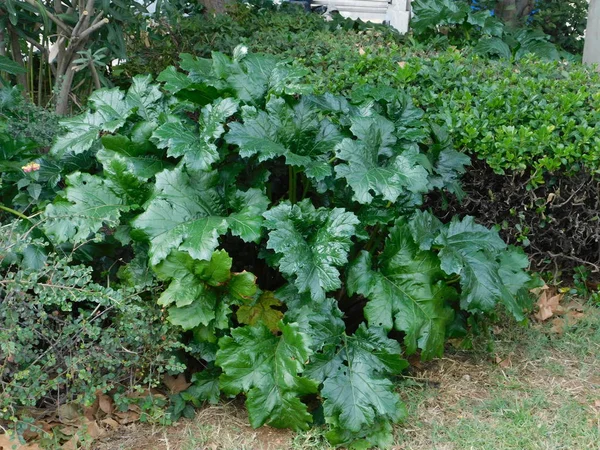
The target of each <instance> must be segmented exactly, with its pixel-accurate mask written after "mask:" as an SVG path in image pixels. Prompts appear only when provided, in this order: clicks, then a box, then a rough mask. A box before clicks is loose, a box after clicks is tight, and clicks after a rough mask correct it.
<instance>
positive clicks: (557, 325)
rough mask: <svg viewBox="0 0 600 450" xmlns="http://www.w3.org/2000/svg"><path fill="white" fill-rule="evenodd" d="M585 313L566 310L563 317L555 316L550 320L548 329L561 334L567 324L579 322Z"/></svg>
mask: <svg viewBox="0 0 600 450" xmlns="http://www.w3.org/2000/svg"><path fill="white" fill-rule="evenodd" d="M584 316H585V314H583V313H582V312H579V311H574V310H572V311H568V312H567V313H566V314H565V315H564V316H563V317H557V318H556V319H554V320H552V328H551V329H550V331H552V332H553V333H556V334H563V333H564V331H565V328H566V326H567V325H574V324H576V323H577V322H579V321H580V320H581V319H582V318H583V317H584Z"/></svg>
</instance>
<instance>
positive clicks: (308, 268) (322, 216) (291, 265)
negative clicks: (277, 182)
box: [264, 200, 359, 301]
mask: <svg viewBox="0 0 600 450" xmlns="http://www.w3.org/2000/svg"><path fill="white" fill-rule="evenodd" d="M264 217H265V219H266V221H265V226H266V227H267V228H268V229H269V230H271V231H270V232H269V241H268V243H267V248H269V249H272V250H274V251H275V252H276V254H277V255H278V256H279V257H280V258H279V261H278V264H277V265H278V266H279V270H281V272H282V273H283V274H284V275H286V276H287V277H289V278H290V280H292V282H293V284H294V285H295V286H296V287H297V288H298V291H299V292H300V293H303V292H310V294H311V296H312V298H313V299H314V300H315V301H319V300H323V299H324V298H325V294H326V293H327V292H329V291H331V290H334V289H337V288H339V287H340V286H341V282H340V279H339V275H340V274H339V271H338V269H337V268H336V267H339V266H342V265H343V264H345V263H346V261H347V257H348V250H349V249H350V245H351V244H352V241H351V239H350V238H351V237H352V236H353V235H354V233H355V225H357V224H358V223H359V222H358V219H357V218H356V216H355V215H354V214H352V213H350V212H346V211H344V210H343V209H341V208H334V209H326V208H319V209H315V207H314V206H313V205H312V204H311V203H310V201H308V200H304V201H302V202H301V203H298V204H296V205H291V204H289V203H287V202H286V203H282V204H280V205H279V206H276V207H275V208H272V209H271V210H269V211H267V212H266V213H265V214H264Z"/></svg>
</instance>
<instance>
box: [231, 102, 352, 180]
mask: <svg viewBox="0 0 600 450" xmlns="http://www.w3.org/2000/svg"><path fill="white" fill-rule="evenodd" d="M243 119H244V121H243V123H235V122H234V123H231V124H230V125H229V128H230V131H229V133H227V135H226V140H227V142H229V143H231V144H235V145H237V146H238V147H239V153H240V155H241V156H243V157H244V158H249V157H251V156H253V155H258V160H259V161H266V160H269V159H275V158H278V157H281V156H283V157H285V161H286V163H287V164H288V165H291V166H297V167H301V168H303V169H304V170H305V173H306V175H307V176H308V177H310V178H314V179H315V180H317V181H320V180H322V179H324V178H325V177H327V176H328V175H331V164H330V162H329V160H330V158H331V156H332V154H333V150H334V148H335V146H336V145H337V144H338V143H339V142H340V141H341V139H342V136H341V134H340V132H339V131H338V129H337V127H336V126H335V125H333V124H332V123H331V122H330V121H329V120H327V119H322V120H319V119H318V116H317V110H316V108H315V107H314V106H312V105H311V103H310V102H309V101H307V100H302V101H300V102H299V103H298V104H296V105H294V106H293V107H290V106H289V105H287V103H286V102H285V100H284V99H283V98H279V97H272V98H271V99H270V100H269V102H268V103H267V107H266V111H256V110H254V109H246V110H245V111H244V115H243Z"/></svg>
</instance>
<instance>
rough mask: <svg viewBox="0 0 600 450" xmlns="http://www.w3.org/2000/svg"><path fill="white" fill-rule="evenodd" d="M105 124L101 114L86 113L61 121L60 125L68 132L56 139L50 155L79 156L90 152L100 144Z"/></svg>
mask: <svg viewBox="0 0 600 450" xmlns="http://www.w3.org/2000/svg"><path fill="white" fill-rule="evenodd" d="M103 123H104V117H103V116H102V115H101V114H99V113H86V114H82V115H79V116H75V117H69V118H67V119H63V120H61V121H60V125H61V126H62V127H63V128H65V129H67V130H68V132H67V134H64V135H61V136H59V137H58V138H57V139H56V142H55V143H54V145H53V146H52V148H51V149H50V153H52V154H54V155H56V156H58V157H61V156H63V155H65V154H66V153H73V154H75V155H77V154H80V153H83V152H86V151H88V150H89V149H91V148H92V146H93V145H94V144H95V143H96V142H98V138H99V136H100V131H101V130H102V124H103Z"/></svg>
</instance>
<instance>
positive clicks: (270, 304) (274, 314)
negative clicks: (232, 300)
mask: <svg viewBox="0 0 600 450" xmlns="http://www.w3.org/2000/svg"><path fill="white" fill-rule="evenodd" d="M279 306H281V302H280V301H279V300H277V299H276V298H275V295H274V294H273V292H271V291H267V292H263V293H262V294H261V295H260V296H259V297H258V298H257V299H256V301H255V302H254V303H253V304H250V305H243V306H240V308H239V309H238V310H237V319H238V321H239V322H241V323H245V324H247V325H255V324H257V323H263V324H265V325H266V326H267V328H268V329H269V330H271V331H279V326H278V323H279V321H280V320H281V319H282V318H283V313H282V312H281V311H279V310H278V309H275V308H277V307H279Z"/></svg>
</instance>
